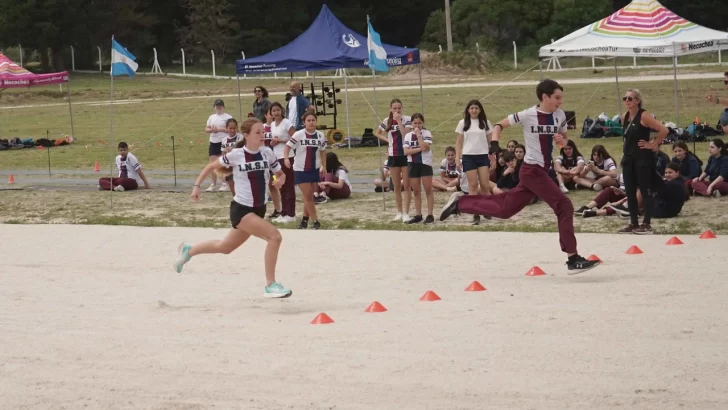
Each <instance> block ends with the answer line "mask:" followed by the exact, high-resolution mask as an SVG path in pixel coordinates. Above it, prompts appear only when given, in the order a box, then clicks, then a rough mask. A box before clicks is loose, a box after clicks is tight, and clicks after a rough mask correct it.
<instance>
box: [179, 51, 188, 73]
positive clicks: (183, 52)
mask: <svg viewBox="0 0 728 410" xmlns="http://www.w3.org/2000/svg"><path fill="white" fill-rule="evenodd" d="M179 51H181V52H182V75H187V59H186V58H185V49H184V48H180V49H179Z"/></svg>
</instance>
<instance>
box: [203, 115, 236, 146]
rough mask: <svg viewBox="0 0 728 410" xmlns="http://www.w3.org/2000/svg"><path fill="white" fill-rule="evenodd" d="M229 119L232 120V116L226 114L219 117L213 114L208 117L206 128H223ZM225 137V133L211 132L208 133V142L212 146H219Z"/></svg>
mask: <svg viewBox="0 0 728 410" xmlns="http://www.w3.org/2000/svg"><path fill="white" fill-rule="evenodd" d="M230 118H233V117H232V115H230V114H228V113H226V112H225V113H222V114H220V115H218V114H217V113H214V114H212V115H211V116H210V118H208V119H207V126H208V127H218V128H225V123H227V120H229V119H230ZM227 136H228V133H227V131H220V132H211V133H210V142H211V143H213V144H219V143H221V142H222V141H223V140H224V139H225V138H227Z"/></svg>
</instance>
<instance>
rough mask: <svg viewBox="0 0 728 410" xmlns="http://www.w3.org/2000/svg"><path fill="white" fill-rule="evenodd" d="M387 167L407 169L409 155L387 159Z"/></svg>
mask: <svg viewBox="0 0 728 410" xmlns="http://www.w3.org/2000/svg"><path fill="white" fill-rule="evenodd" d="M387 166H388V167H390V168H392V167H394V168H405V167H406V166H407V155H401V156H397V157H392V156H390V157H389V158H387Z"/></svg>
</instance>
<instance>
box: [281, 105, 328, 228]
mask: <svg viewBox="0 0 728 410" xmlns="http://www.w3.org/2000/svg"><path fill="white" fill-rule="evenodd" d="M302 119H303V125H304V129H302V130H300V131H296V133H295V134H293V136H292V137H291V139H290V140H289V141H288V142H287V143H286V146H285V148H284V151H283V158H284V160H283V161H284V165H285V166H286V167H290V166H291V161H290V160H289V159H288V154H289V153H290V152H291V149H294V150H296V156H295V158H296V160H295V162H294V164H293V178H294V179H295V183H296V185H298V188H299V189H300V190H301V194H302V195H303V218H302V219H301V223H300V224H299V225H298V229H306V228H308V219H309V217H311V218H313V229H319V228H321V223H320V222H319V220H318V216H317V215H316V205H315V204H314V202H313V193H314V192H316V187H317V186H318V183H319V182H321V179H323V178H324V175H326V137H324V134H323V133H322V132H321V131H318V130H316V121H317V117H316V114H314V112H313V111H307V112H306V113H305V114H303V117H302Z"/></svg>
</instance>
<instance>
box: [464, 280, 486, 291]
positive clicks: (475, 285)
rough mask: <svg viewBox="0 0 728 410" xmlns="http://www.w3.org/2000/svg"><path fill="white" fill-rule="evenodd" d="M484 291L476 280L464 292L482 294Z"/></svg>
mask: <svg viewBox="0 0 728 410" xmlns="http://www.w3.org/2000/svg"><path fill="white" fill-rule="evenodd" d="M484 290H485V287H484V286H483V285H481V284H480V282H478V281H477V280H474V281H473V282H472V283H471V284H470V285H468V287H467V288H465V291H466V292H482V291H484Z"/></svg>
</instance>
